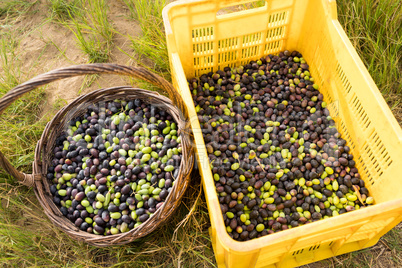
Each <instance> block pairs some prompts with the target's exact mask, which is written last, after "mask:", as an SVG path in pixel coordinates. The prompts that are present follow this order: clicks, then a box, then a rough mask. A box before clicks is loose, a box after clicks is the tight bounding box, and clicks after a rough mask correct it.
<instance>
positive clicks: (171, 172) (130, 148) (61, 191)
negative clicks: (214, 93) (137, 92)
mask: <svg viewBox="0 0 402 268" xmlns="http://www.w3.org/2000/svg"><path fill="white" fill-rule="evenodd" d="M181 152H182V147H181V139H180V136H179V135H178V128H177V124H176V123H175V122H174V120H173V118H172V116H171V115H170V114H169V113H168V112H166V111H164V110H162V109H159V108H157V107H154V106H152V105H150V104H147V103H145V102H142V101H141V100H139V99H135V100H130V101H124V100H114V101H109V102H103V103H97V104H92V105H90V106H89V107H88V109H87V111H86V112H85V114H83V115H82V116H80V117H78V118H74V119H73V120H71V121H70V124H69V126H68V128H67V129H66V131H65V132H63V133H62V134H61V135H60V136H59V137H58V138H57V139H56V146H55V148H54V152H53V153H54V157H53V159H52V160H51V163H50V166H49V168H48V173H47V178H48V180H49V182H50V191H51V193H52V194H53V201H54V203H55V204H56V205H57V206H58V207H59V208H60V211H61V213H62V214H63V215H64V216H66V217H67V218H68V219H69V220H70V221H72V222H73V223H74V224H75V225H76V226H77V227H79V228H80V229H81V230H83V231H85V232H88V233H94V234H99V235H112V234H118V233H124V232H127V231H129V230H131V229H133V228H135V227H137V226H139V225H140V224H142V223H144V222H146V221H147V220H148V219H149V218H150V217H151V216H152V215H153V214H154V213H155V212H156V211H157V210H158V208H160V207H161V206H162V205H163V204H164V201H165V200H166V198H167V196H168V195H169V193H170V192H171V190H172V186H173V184H174V179H175V178H177V176H178V172H179V167H180V162H181Z"/></svg>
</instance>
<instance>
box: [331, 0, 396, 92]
mask: <svg viewBox="0 0 402 268" xmlns="http://www.w3.org/2000/svg"><path fill="white" fill-rule="evenodd" d="M337 3H338V13H339V21H340V23H341V24H342V25H343V27H344V29H345V31H346V33H347V34H348V36H349V38H350V40H351V41H352V44H353V45H354V47H355V48H356V50H357V52H358V53H359V55H360V57H361V58H362V59H363V61H364V63H365V65H366V66H367V68H368V70H369V72H370V74H371V76H372V77H373V79H374V81H375V82H376V84H377V86H378V88H379V89H380V90H381V92H382V93H384V94H388V93H394V94H395V93H396V94H402V76H401V73H402V27H401V25H402V1H395V0H381V1H380V0H354V1H337Z"/></svg>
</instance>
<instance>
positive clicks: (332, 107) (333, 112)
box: [327, 97, 339, 118]
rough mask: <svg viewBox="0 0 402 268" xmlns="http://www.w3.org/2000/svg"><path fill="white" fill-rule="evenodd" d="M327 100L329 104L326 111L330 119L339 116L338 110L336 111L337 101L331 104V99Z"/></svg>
mask: <svg viewBox="0 0 402 268" xmlns="http://www.w3.org/2000/svg"><path fill="white" fill-rule="evenodd" d="M328 100H329V103H328V106H327V109H328V110H329V112H330V114H331V116H332V118H335V117H338V115H339V109H338V106H339V101H334V102H332V98H331V97H329V98H328Z"/></svg>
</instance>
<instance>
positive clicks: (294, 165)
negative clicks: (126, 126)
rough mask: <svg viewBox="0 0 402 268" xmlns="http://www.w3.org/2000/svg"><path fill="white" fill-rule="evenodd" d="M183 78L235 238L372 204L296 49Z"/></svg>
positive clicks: (250, 237)
mask: <svg viewBox="0 0 402 268" xmlns="http://www.w3.org/2000/svg"><path fill="white" fill-rule="evenodd" d="M188 84H189V87H190V90H191V92H192V96H193V100H194V104H195V108H196V111H197V114H198V120H199V122H200V126H201V129H202V133H203V137H204V141H205V144H206V149H207V153H208V158H209V162H210V167H211V170H212V174H213V178H214V180H215V186H216V191H217V195H218V199H219V202H220V207H221V210H222V214H223V219H224V223H225V225H226V230H227V232H228V233H229V235H230V236H231V237H232V238H233V239H235V240H238V241H247V240H250V239H253V238H257V237H261V236H264V235H268V234H272V233H275V232H278V231H282V230H286V229H289V228H292V227H297V226H299V225H304V224H308V223H311V222H314V221H318V220H321V219H326V218H328V217H332V216H337V215H339V214H343V213H346V212H349V211H353V210H357V209H361V208H363V207H364V206H368V205H370V204H373V201H374V200H373V198H372V197H370V196H369V193H368V190H367V188H366V187H365V183H364V181H363V180H362V179H361V178H360V174H359V172H358V170H357V168H356V167H355V161H354V160H353V155H352V154H351V150H350V148H349V147H348V146H347V145H346V141H345V140H344V139H342V138H341V135H340V133H339V132H338V131H337V129H336V125H335V121H334V120H333V119H332V118H331V116H330V113H329V110H328V109H327V108H326V107H327V103H326V102H324V101H323V95H322V94H321V93H320V92H319V91H318V85H317V84H315V83H314V78H313V77H311V74H310V72H309V65H308V64H307V63H306V61H305V60H304V59H303V57H302V55H301V54H300V53H299V52H297V51H293V52H290V51H284V52H281V53H279V55H275V56H274V55H268V56H266V57H263V58H261V59H260V60H257V61H251V62H249V63H248V64H245V65H244V66H240V67H238V68H230V67H226V68H224V69H223V70H219V71H217V72H215V73H212V72H210V73H208V74H203V75H202V76H201V77H199V78H193V79H190V80H188Z"/></svg>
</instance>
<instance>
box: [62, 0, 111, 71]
mask: <svg viewBox="0 0 402 268" xmlns="http://www.w3.org/2000/svg"><path fill="white" fill-rule="evenodd" d="M80 5H81V7H82V8H83V9H84V12H82V13H79V12H77V13H75V15H74V16H73V15H72V14H71V13H69V17H70V20H71V22H65V23H64V25H65V26H66V27H68V28H69V29H70V30H71V31H72V32H73V34H74V36H75V37H76V39H77V43H78V44H79V46H80V48H81V49H82V51H83V52H84V53H85V54H86V55H87V56H88V62H89V63H102V62H107V61H108V60H109V57H110V52H111V49H112V46H113V36H114V30H113V26H112V24H111V23H110V22H109V20H108V18H107V10H108V6H107V1H106V0H94V1H91V0H82V2H81V4H80ZM84 7H85V8H84Z"/></svg>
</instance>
